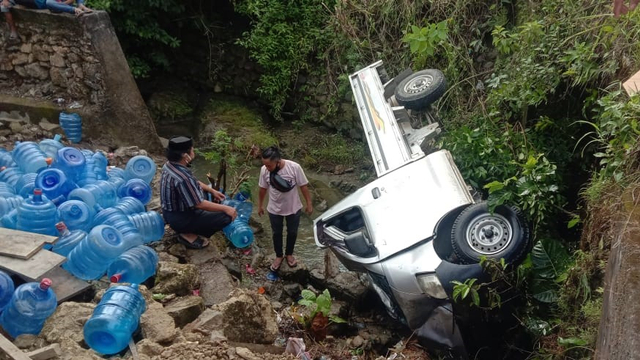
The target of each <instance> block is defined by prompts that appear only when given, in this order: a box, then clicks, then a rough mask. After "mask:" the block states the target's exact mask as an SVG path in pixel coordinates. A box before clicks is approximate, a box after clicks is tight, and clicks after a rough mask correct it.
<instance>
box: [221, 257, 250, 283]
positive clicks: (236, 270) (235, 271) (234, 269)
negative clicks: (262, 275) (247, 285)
mask: <svg viewBox="0 0 640 360" xmlns="http://www.w3.org/2000/svg"><path fill="white" fill-rule="evenodd" d="M220 263H222V264H223V265H224V267H226V268H227V271H228V272H229V274H230V275H231V276H233V277H234V278H236V279H242V269H241V268H240V265H238V264H237V263H236V262H235V261H233V260H231V259H222V260H220ZM252 266H253V265H252ZM253 267H254V268H255V266H253Z"/></svg>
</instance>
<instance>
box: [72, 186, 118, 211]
mask: <svg viewBox="0 0 640 360" xmlns="http://www.w3.org/2000/svg"><path fill="white" fill-rule="evenodd" d="M67 199H69V200H82V201H84V202H85V203H87V205H89V207H90V208H93V209H95V208H96V205H99V206H100V207H101V208H103V209H106V208H110V207H112V206H113V205H115V204H116V201H117V200H118V196H117V194H116V189H115V188H114V187H113V184H112V183H110V182H108V181H105V180H97V181H96V182H95V183H93V184H87V185H85V186H83V187H81V188H78V189H75V190H73V191H71V192H70V193H69V196H67Z"/></svg>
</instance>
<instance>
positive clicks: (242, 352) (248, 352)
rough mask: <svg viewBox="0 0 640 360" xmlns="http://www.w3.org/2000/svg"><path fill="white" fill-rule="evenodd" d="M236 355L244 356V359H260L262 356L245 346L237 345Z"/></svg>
mask: <svg viewBox="0 0 640 360" xmlns="http://www.w3.org/2000/svg"><path fill="white" fill-rule="evenodd" d="M236 355H238V356H239V357H241V358H243V359H244V360H260V358H259V357H257V356H255V355H254V354H253V353H252V352H251V350H249V349H247V348H245V347H236Z"/></svg>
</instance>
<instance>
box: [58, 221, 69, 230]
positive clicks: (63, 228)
mask: <svg viewBox="0 0 640 360" xmlns="http://www.w3.org/2000/svg"><path fill="white" fill-rule="evenodd" d="M66 228H67V225H65V223H64V221H60V222H59V223H56V230H58V231H59V232H64V230H65V229H66Z"/></svg>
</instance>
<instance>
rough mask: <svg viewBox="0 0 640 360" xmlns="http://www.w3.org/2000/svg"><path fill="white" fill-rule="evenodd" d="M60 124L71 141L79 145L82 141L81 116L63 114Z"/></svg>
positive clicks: (59, 120)
mask: <svg viewBox="0 0 640 360" xmlns="http://www.w3.org/2000/svg"><path fill="white" fill-rule="evenodd" d="M58 122H59V123H60V127H61V128H62V130H63V131H64V134H65V135H66V136H67V139H69V141H71V142H72V143H74V144H77V143H79V142H80V140H82V118H81V117H80V115H78V114H70V113H65V112H61V113H60V117H59V118H58Z"/></svg>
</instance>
